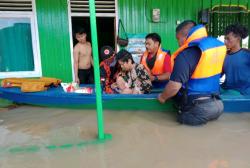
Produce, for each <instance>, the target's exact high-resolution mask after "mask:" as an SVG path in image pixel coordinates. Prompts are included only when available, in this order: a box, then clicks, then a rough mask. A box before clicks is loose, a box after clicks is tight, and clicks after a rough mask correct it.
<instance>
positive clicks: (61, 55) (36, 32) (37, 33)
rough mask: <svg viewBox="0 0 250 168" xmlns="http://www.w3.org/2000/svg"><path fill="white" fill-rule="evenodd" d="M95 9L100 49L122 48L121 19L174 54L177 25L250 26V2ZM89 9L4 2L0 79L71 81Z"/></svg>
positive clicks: (112, 4) (78, 4)
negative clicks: (77, 34)
mask: <svg viewBox="0 0 250 168" xmlns="http://www.w3.org/2000/svg"><path fill="white" fill-rule="evenodd" d="M95 5H96V16H97V31H98V46H99V48H100V47H101V46H103V45H110V46H112V47H114V48H118V47H119V45H118V44H117V36H118V35H120V34H118V21H119V19H120V20H121V21H122V22H123V24H124V28H125V31H126V32H127V33H131V34H139V33H149V32H157V33H159V34H160V35H161V38H162V47H163V48H166V49H169V50H171V51H172V52H174V50H176V49H177V42H176V40H175V27H176V25H177V24H179V23H180V22H181V21H183V20H186V19H192V20H195V21H197V22H199V23H203V24H206V26H207V28H208V30H209V34H210V35H212V36H215V37H219V36H221V35H223V32H224V29H225V27H226V26H227V25H229V24H232V23H235V22H239V23H241V24H243V25H245V26H247V27H248V28H250V16H249V5H250V0H178V1H177V0H176V1H175V0H96V1H95ZM88 7H89V5H88V0H0V70H1V71H0V79H1V78H6V77H40V76H48V77H56V78H60V79H62V80H63V81H64V82H71V81H72V80H73V76H74V75H73V54H72V53H73V46H74V44H75V41H74V37H73V32H74V28H75V27H77V26H83V27H84V28H85V29H86V30H87V32H88V33H87V35H88V40H89V41H90V40H91V33H90V31H91V29H90V19H89V15H90V14H89V8H88ZM121 34H124V32H121ZM249 44H250V43H249V39H248V42H244V45H245V46H246V47H249Z"/></svg>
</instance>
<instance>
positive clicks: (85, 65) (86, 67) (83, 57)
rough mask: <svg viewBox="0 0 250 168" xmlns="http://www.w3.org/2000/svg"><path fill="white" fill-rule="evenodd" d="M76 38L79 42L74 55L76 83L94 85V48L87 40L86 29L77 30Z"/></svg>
mask: <svg viewBox="0 0 250 168" xmlns="http://www.w3.org/2000/svg"><path fill="white" fill-rule="evenodd" d="M75 38H76V40H77V41H78V43H77V44H76V45H75V47H74V53H73V55H74V74H75V82H77V83H78V84H92V83H93V81H94V75H93V68H92V65H93V58H92V48H91V44H90V42H88V41H87V39H86V38H87V34H86V31H85V30H84V28H81V27H80V28H77V30H76V32H75Z"/></svg>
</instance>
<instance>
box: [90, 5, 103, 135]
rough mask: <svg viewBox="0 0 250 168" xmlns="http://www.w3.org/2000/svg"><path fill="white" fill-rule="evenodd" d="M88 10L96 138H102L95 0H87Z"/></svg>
mask: <svg viewBox="0 0 250 168" xmlns="http://www.w3.org/2000/svg"><path fill="white" fill-rule="evenodd" d="M89 11H90V25H91V39H92V50H93V58H94V74H95V88H96V108H97V126H98V138H99V139H101V140H102V139H104V138H105V135H104V122H103V111H102V93H101V85H100V68H99V54H98V43H97V29H96V14H95V0H89Z"/></svg>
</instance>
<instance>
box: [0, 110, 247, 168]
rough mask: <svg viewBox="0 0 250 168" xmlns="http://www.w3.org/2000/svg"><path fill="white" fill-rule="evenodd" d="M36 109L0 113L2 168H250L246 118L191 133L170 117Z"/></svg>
mask: <svg viewBox="0 0 250 168" xmlns="http://www.w3.org/2000/svg"><path fill="white" fill-rule="evenodd" d="M104 116H105V132H106V133H109V134H112V136H113V139H112V140H109V141H106V142H105V143H101V142H100V141H97V140H96V135H97V123H96V113H95V111H94V110H89V111H86V110H69V109H56V108H44V107H34V106H19V107H17V108H13V109H6V108H1V109H0V119H2V120H4V121H3V122H2V123H0V168H70V167H71V168H83V167H84V168H140V167H143V168H234V167H237V168H249V167H250V160H249V156H250V145H249V143H250V113H224V114H223V115H222V116H221V117H220V118H219V119H218V120H217V121H213V122H210V123H208V124H206V125H204V126H199V127H190V126H184V125H180V124H178V123H176V122H175V115H174V113H162V112H143V111H135V112H132V111H119V112H118V111H104Z"/></svg>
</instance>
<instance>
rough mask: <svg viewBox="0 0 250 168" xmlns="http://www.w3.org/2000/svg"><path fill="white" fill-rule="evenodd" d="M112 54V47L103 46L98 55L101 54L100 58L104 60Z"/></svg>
mask: <svg viewBox="0 0 250 168" xmlns="http://www.w3.org/2000/svg"><path fill="white" fill-rule="evenodd" d="M113 54H114V49H113V48H112V47H110V46H103V47H102V48H101V52H100V55H101V59H102V60H105V59H107V58H109V57H110V56H112V55H113Z"/></svg>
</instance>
